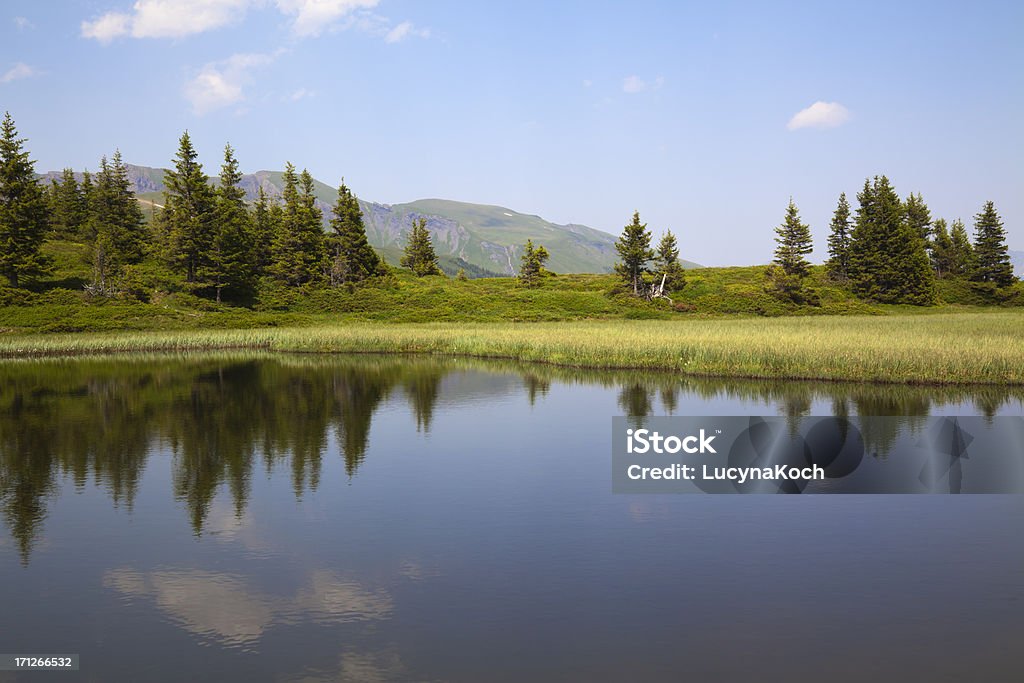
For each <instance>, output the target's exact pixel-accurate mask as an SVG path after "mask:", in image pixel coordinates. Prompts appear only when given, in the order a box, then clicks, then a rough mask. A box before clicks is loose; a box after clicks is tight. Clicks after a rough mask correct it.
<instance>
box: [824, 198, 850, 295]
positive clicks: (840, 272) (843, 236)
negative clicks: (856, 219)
mask: <svg viewBox="0 0 1024 683" xmlns="http://www.w3.org/2000/svg"><path fill="white" fill-rule="evenodd" d="M830 227H831V230H830V232H829V235H828V254H829V259H828V261H827V262H826V263H825V268H826V270H827V271H828V274H829V277H831V278H832V279H833V280H839V281H845V280H846V279H847V278H848V277H849V275H850V202H848V201H847V200H846V193H845V192H843V193H842V194H840V195H839V204H838V205H837V206H836V211H835V213H834V214H832V224H831V226H830Z"/></svg>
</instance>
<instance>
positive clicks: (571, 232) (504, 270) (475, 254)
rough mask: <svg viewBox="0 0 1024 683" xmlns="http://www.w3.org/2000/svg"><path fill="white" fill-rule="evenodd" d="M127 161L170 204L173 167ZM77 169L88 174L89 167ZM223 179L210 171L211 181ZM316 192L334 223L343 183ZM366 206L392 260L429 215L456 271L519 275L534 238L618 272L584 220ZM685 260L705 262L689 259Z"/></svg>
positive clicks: (563, 263) (582, 266) (257, 184)
mask: <svg viewBox="0 0 1024 683" xmlns="http://www.w3.org/2000/svg"><path fill="white" fill-rule="evenodd" d="M125 167H126V168H127V170H128V178H129V180H130V181H131V183H132V185H133V189H134V190H135V193H136V196H137V197H138V199H139V201H140V203H142V204H143V205H144V206H146V205H149V207H150V210H151V211H152V210H153V207H156V208H160V207H162V203H163V192H164V188H165V185H164V177H165V174H166V172H167V171H166V169H162V168H154V167H150V166H138V165H135V164H125ZM75 176H76V177H77V178H79V179H81V177H82V174H81V173H76V174H75ZM42 177H43V178H44V179H46V180H50V179H56V180H59V179H60V177H61V173H60V172H58V171H49V172H47V173H44V174H42ZM215 179H216V176H211V177H210V181H211V182H214V181H215ZM239 186H240V187H241V188H242V189H243V190H245V193H246V199H247V200H249V201H252V200H254V199H255V198H256V196H257V193H258V191H259V189H260V188H262V189H263V191H264V192H265V193H266V194H267V196H268V197H271V198H275V199H276V198H279V197H280V196H281V195H282V192H283V188H284V180H283V173H282V172H281V171H268V170H261V171H256V172H255V173H248V174H245V175H243V177H242V180H241V182H240V183H239ZM314 195H315V197H316V205H317V207H318V208H319V209H320V210H321V212H322V213H323V216H324V227H325V229H327V226H328V225H329V221H330V218H331V207H332V205H333V203H334V201H335V199H336V197H337V188H335V187H331V186H330V185H328V184H326V183H323V182H321V181H319V180H315V179H314ZM359 205H360V208H361V209H362V211H363V220H364V223H365V225H366V234H367V238H368V239H369V242H370V244H371V245H372V246H374V247H375V248H377V249H378V250H379V251H380V252H381V253H382V254H383V256H384V257H385V259H386V260H388V261H389V262H391V263H397V262H398V260H399V259H400V258H401V254H402V250H403V248H404V246H405V240H406V238H407V235H408V233H409V231H410V230H411V228H412V224H413V221H414V220H418V219H420V218H422V219H425V220H426V222H427V230H428V231H429V232H430V233H431V236H432V238H433V241H434V250H435V251H436V252H437V254H438V257H439V260H440V261H441V265H442V267H443V268H444V269H445V270H449V271H452V272H454V271H455V270H458V269H459V268H464V269H465V270H466V271H467V274H469V275H470V276H471V277H473V276H476V277H480V276H487V275H491V276H509V275H515V274H516V273H517V272H518V263H519V259H520V258H521V256H522V251H523V248H524V246H525V244H526V240H527V239H531V240H533V242H534V243H535V244H543V245H544V246H545V248H547V250H548V252H549V253H550V255H551V256H550V260H549V261H548V264H547V265H548V267H549V268H550V269H551V270H552V271H554V272H558V273H607V272H611V270H612V268H613V266H614V264H615V261H616V260H617V257H618V255H617V253H616V251H615V240H616V238H615V236H614V235H611V234H609V233H607V232H604V231H602V230H598V229H596V228H591V227H589V226H586V225H582V224H578V223H568V224H564V225H562V224H557V223H552V222H550V221H547V220H545V219H543V218H541V217H540V216H538V215H536V214H526V213H521V212H519V211H515V210H514V209H511V208H509V207H504V206H499V205H494V204H474V203H471V202H462V201H456V200H449V199H440V198H427V199H418V200H415V201H412V202H404V203H397V204H384V203H381V202H371V201H367V200H364V199H359ZM683 265H684V267H688V268H693V267H700V266H699V265H698V264H696V263H692V262H689V261H684V262H683Z"/></svg>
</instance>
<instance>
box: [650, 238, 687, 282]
mask: <svg viewBox="0 0 1024 683" xmlns="http://www.w3.org/2000/svg"><path fill="white" fill-rule="evenodd" d="M654 270H655V272H656V273H662V274H663V275H665V287H666V289H669V290H675V289H679V288H681V287H682V286H683V285H685V284H686V281H685V275H684V272H683V264H681V263H680V262H679V245H678V243H677V242H676V236H675V235H673V234H672V231H671V230H666V231H665V234H664V235H662V237H661V241H660V242H658V249H657V250H656V251H655V254H654Z"/></svg>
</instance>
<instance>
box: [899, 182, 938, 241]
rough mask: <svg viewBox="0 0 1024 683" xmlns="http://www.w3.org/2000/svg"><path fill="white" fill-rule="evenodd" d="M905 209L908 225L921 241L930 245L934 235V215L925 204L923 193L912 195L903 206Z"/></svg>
mask: <svg viewBox="0 0 1024 683" xmlns="http://www.w3.org/2000/svg"><path fill="white" fill-rule="evenodd" d="M903 208H904V211H906V216H907V225H909V226H910V229H911V230H913V231H914V233H915V234H917V235H919V236H920V237H921V241H923V242H924V243H925V244H926V245H927V244H929V240H930V239H931V234H932V213H931V211H929V210H928V205H927V204H925V203H924V199H923V198H922V197H921V193H920V192H918V193H917V194H916V195H915V194H914V193H911V194H910V196H909V197H907V201H906V202H905V203H904V204H903Z"/></svg>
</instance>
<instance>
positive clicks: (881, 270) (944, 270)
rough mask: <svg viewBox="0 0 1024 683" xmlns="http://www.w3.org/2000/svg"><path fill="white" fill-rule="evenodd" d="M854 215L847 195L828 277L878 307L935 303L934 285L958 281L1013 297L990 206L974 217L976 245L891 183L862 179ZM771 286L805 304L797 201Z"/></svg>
mask: <svg viewBox="0 0 1024 683" xmlns="http://www.w3.org/2000/svg"><path fill="white" fill-rule="evenodd" d="M857 201H858V203H859V206H858V208H857V210H856V212H855V215H853V216H851V213H850V203H849V201H848V200H847V198H846V193H842V194H840V195H839V202H838V204H837V206H836V210H835V213H834V214H833V216H832V222H831V225H830V231H829V237H828V253H829V258H828V260H827V261H826V262H825V271H826V273H827V274H828V276H829V278H830V279H832V280H833V281H836V282H840V283H845V284H848V285H849V287H850V288H851V289H852V290H853V292H854V294H856V295H857V296H858V297H860V298H862V299H866V300H869V301H876V302H879V303H892V304H915V305H930V304H933V303H935V301H936V280H937V279H943V278H959V279H963V280H966V281H968V282H970V283H971V285H972V287H974V289H975V290H976V291H978V292H979V293H981V294H983V295H986V296H989V297H991V298H995V299H999V298H1003V297H1005V296H1007V295H1008V294H1009V291H1008V288H1009V287H1011V286H1012V285H1013V284H1014V283H1015V282H1016V281H1017V278H1016V277H1015V276H1014V274H1013V265H1012V264H1011V262H1010V256H1009V252H1008V247H1007V244H1006V231H1005V230H1004V228H1003V221H1002V219H1001V218H1000V217H999V214H998V212H997V211H996V209H995V204H994V203H993V202H991V201H987V202H985V204H984V206H983V207H982V209H981V211H980V212H978V214H976V215H975V216H974V241H973V243H972V242H971V240H970V239H969V238H968V236H967V230H966V228H965V227H964V223H963V221H962V220H960V219H957V220H955V221H953V222H952V225H950V224H948V223H947V222H946V220H945V219H942V218H939V219H933V218H932V215H931V211H930V210H929V209H928V206H927V204H925V201H924V198H923V197H922V196H921V194H920V193H918V194H910V195H909V196H908V197H907V198H906V199H902V200H901V199H900V197H899V195H898V194H897V193H896V190H895V189H894V188H893V186H892V184H891V183H890V182H889V179H888V178H887V177H885V176H884V175H883V176H875V177H874V178H872V179H866V180H865V181H864V187H863V189H862V190H861V191H860V192H858V193H857ZM775 232H776V236H775V241H776V243H777V245H778V246H777V247H776V249H775V258H774V260H773V262H772V266H771V267H770V268H769V281H770V282H771V283H772V285H773V286H774V288H775V289H776V291H777V292H779V293H780V294H783V295H786V296H789V297H791V298H793V299H795V300H804V299H806V298H807V296H808V291H807V288H806V284H805V282H804V278H806V276H807V275H808V274H809V272H810V264H809V262H808V261H807V259H806V258H805V257H806V256H807V255H808V254H810V253H811V251H812V244H811V233H810V228H809V227H808V226H807V224H805V223H804V222H803V221H801V220H800V214H799V211H798V210H797V207H796V205H795V204H794V203H793V201H792V199H791V200H790V202H789V206H788V207H787V208H786V215H785V218H784V220H783V222H782V224H781V225H779V226H778V227H777V228H776V229H775Z"/></svg>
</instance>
